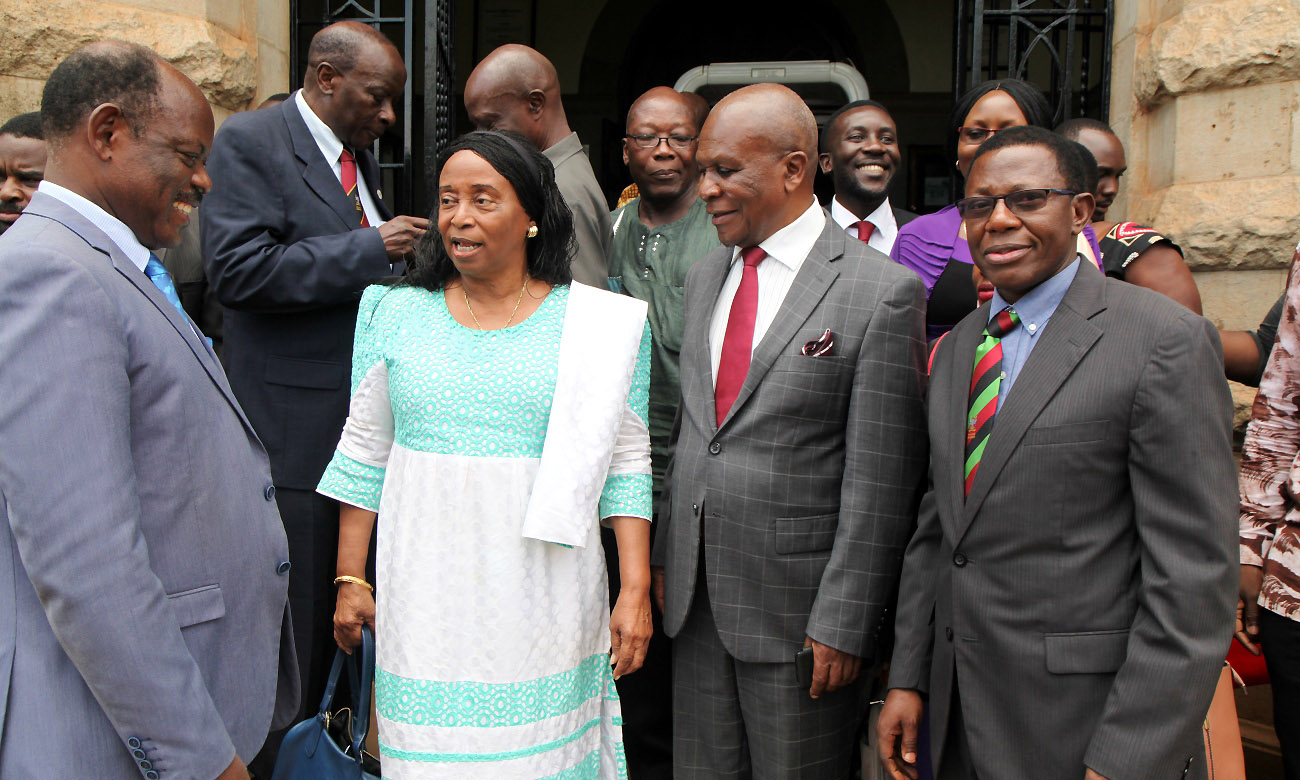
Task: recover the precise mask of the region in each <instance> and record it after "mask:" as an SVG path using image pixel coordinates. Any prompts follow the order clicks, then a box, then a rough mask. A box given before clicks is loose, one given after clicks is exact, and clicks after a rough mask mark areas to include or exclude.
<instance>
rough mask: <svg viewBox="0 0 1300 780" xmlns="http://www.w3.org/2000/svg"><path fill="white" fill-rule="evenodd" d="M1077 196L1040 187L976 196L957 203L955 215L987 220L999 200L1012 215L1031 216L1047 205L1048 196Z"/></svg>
mask: <svg viewBox="0 0 1300 780" xmlns="http://www.w3.org/2000/svg"><path fill="white" fill-rule="evenodd" d="M1078 194H1079V193H1077V192H1075V191H1074V190H1056V189H1052V188H1051V187H1040V188H1037V189H1032V190H1016V191H1015V192H1008V193H1007V194H1006V195H976V196H975V197H973V198H962V199H961V200H959V201H957V213H958V214H961V218H962V219H988V218H989V216H990V215H991V214H992V213H993V209H994V208H996V207H997V205H998V201H1000V200H1001V201H1006V204H1007V208H1009V209H1011V213H1013V214H1021V215H1024V214H1032V213H1034V212H1035V211H1038V210H1039V209H1041V208H1042V207H1043V206H1046V205H1047V198H1048V196H1049V195H1069V196H1071V197H1073V196H1075V195H1078Z"/></svg>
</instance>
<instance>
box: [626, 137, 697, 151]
mask: <svg viewBox="0 0 1300 780" xmlns="http://www.w3.org/2000/svg"><path fill="white" fill-rule="evenodd" d="M623 137H624V138H627V139H630V140H631V141H632V143H634V144H636V145H637V146H639V147H641V148H642V149H654V148H656V147H657V146H659V143H660V142H661V141H667V142H668V145H669V146H671V147H672V148H674V149H686V148H689V147H690V145H691V144H693V143H695V139H697V138H699V136H698V135H625V136H623Z"/></svg>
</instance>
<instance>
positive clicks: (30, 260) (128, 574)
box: [0, 42, 298, 780]
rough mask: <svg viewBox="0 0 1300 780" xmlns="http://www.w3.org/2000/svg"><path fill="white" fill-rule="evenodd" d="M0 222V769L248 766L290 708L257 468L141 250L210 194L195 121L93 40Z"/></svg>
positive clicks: (78, 55) (222, 387)
mask: <svg viewBox="0 0 1300 780" xmlns="http://www.w3.org/2000/svg"><path fill="white" fill-rule="evenodd" d="M41 112H42V120H43V125H44V133H45V138H46V141H47V142H48V143H49V147H50V149H49V162H48V165H47V167H46V171H45V181H44V182H42V183H41V185H40V187H39V189H38V191H37V192H36V194H35V196H33V198H32V200H31V203H30V204H29V205H28V207H27V209H26V210H25V211H24V212H23V214H22V216H20V217H19V218H18V220H17V221H16V222H15V223H14V225H13V227H12V228H10V229H9V230H8V231H6V232H5V234H4V235H3V236H0V311H3V312H4V315H3V321H4V325H3V327H0V441H2V442H4V445H3V446H0V516H2V517H3V518H4V520H5V522H3V523H0V777H5V778H11V777H12V778H29V777H49V778H97V779H107V780H118V779H123V778H139V777H142V776H143V777H144V778H145V779H146V780H158V778H197V779H198V780H210V779H211V778H214V777H215V778H220V780H233V779H235V778H243V779H244V780H247V778H248V773H247V771H246V770H245V768H244V764H243V760H244V759H247V758H250V757H251V756H253V755H254V754H255V753H257V751H258V749H259V748H260V747H261V745H262V742H263V740H264V739H265V738H266V734H267V731H268V729H270V728H272V727H278V726H280V725H282V724H284V723H286V722H288V720H289V718H290V717H291V716H292V715H293V713H294V711H295V709H296V706H297V697H298V675H297V669H296V662H295V657H294V652H293V638H292V634H291V632H290V630H289V614H288V610H287V606H286V594H287V589H288V585H287V578H286V576H285V575H286V574H287V573H288V571H289V561H288V554H289V553H288V546H287V544H286V541H285V535H284V530H283V529H282V527H281V525H280V519H279V516H278V515H277V513H276V508H275V502H274V501H273V498H274V495H275V494H274V488H273V487H272V484H271V473H270V466H269V464H268V461H267V457H266V452H265V451H264V450H263V449H262V445H261V443H260V442H259V441H258V438H257V435H256V434H255V433H254V431H253V428H252V426H251V425H250V424H249V422H248V420H247V419H246V418H245V417H244V414H243V412H242V411H241V410H240V407H239V404H238V403H236V401H235V397H234V395H233V394H232V392H231V390H230V387H229V385H228V384H227V383H226V378H225V375H224V374H223V373H222V371H221V365H220V364H219V363H218V362H217V359H216V356H215V355H214V354H213V353H212V350H211V349H209V348H208V346H207V343H206V342H205V341H204V339H203V337H202V334H201V333H200V332H199V331H198V329H197V328H196V327H195V325H194V323H193V322H191V321H190V320H189V318H188V317H187V316H186V315H185V313H184V311H183V310H182V309H181V305H180V299H179V297H178V296H177V294H176V289H175V285H174V284H173V283H172V281H171V279H170V278H169V277H168V275H167V272H166V271H165V270H164V269H163V267H162V264H161V263H160V262H159V261H158V258H157V257H156V256H155V255H154V253H153V251H152V250H155V249H159V248H162V247H164V246H170V245H174V244H175V243H176V242H177V241H179V238H180V236H179V232H180V229H181V228H182V227H183V226H184V225H185V224H186V223H187V222H188V221H189V218H190V217H189V215H190V212H192V211H193V209H194V207H195V206H197V205H198V202H199V200H200V198H201V197H202V196H203V194H204V193H205V192H206V191H207V190H208V188H209V187H210V186H211V181H210V180H209V178H208V175H207V172H206V170H205V167H204V159H205V158H206V157H207V153H208V148H209V147H210V146H211V144H212V126H213V121H212V111H211V109H210V108H209V107H208V104H207V101H206V100H205V99H204V97H203V93H202V92H200V91H199V90H198V88H197V87H195V86H194V84H193V82H191V81H190V80H189V79H187V78H186V77H185V76H184V75H182V74H181V73H180V71H178V70H176V69H175V68H173V67H171V66H170V65H168V64H166V63H165V62H163V61H162V60H161V59H159V58H158V57H157V55H155V54H154V53H153V52H151V51H149V50H148V49H144V48H142V47H139V46H134V45H131V44H126V43H121V42H108V43H99V44H91V45H90V46H87V47H85V48H82V49H80V50H78V51H76V52H74V53H73V54H72V55H70V56H69V57H68V58H67V59H66V60H64V62H63V63H61V64H60V65H59V66H58V67H57V68H56V69H55V70H54V73H53V74H52V75H51V76H50V79H49V81H48V82H47V84H46V86H45V91H44V95H43V97H42V101H41Z"/></svg>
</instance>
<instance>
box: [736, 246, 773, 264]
mask: <svg viewBox="0 0 1300 780" xmlns="http://www.w3.org/2000/svg"><path fill="white" fill-rule="evenodd" d="M766 257H767V252H764V251H763V250H762V248H760V247H756V246H751V247H749V248H748V249H743V250H741V252H740V261H741V262H742V263H744V264H745V266H746V267H747V268H757V267H758V264H759V263H761V262H763V259H764V258H766Z"/></svg>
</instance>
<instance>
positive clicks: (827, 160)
mask: <svg viewBox="0 0 1300 780" xmlns="http://www.w3.org/2000/svg"><path fill="white" fill-rule="evenodd" d="M817 166H818V167H819V168H821V169H822V173H824V174H826V175H827V176H829V175H830V173H831V154H830V152H822V153H821V154H819V155H817Z"/></svg>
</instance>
